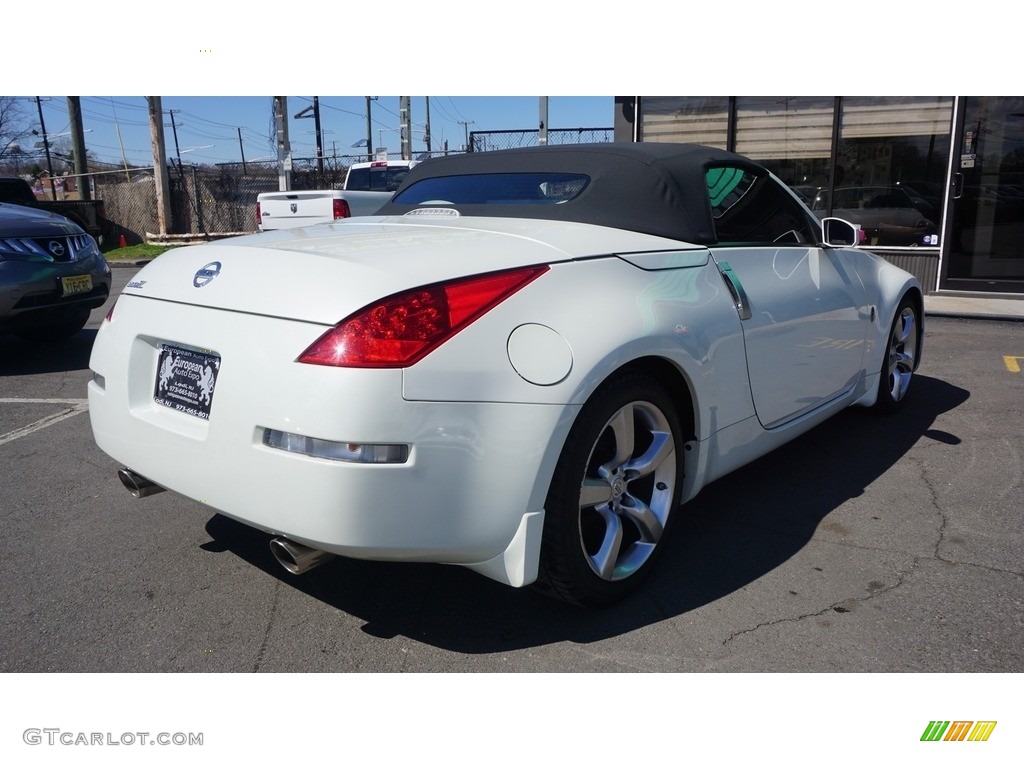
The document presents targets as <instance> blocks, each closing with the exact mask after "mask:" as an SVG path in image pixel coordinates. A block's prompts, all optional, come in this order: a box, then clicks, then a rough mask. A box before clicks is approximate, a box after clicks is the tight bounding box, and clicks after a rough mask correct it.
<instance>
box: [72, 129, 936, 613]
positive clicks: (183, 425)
mask: <svg viewBox="0 0 1024 768" xmlns="http://www.w3.org/2000/svg"><path fill="white" fill-rule="evenodd" d="M858 241H859V230H858V228H857V227H856V226H855V225H852V224H850V223H848V222H845V221H842V220H839V219H835V218H825V219H823V220H822V221H818V220H817V219H816V218H815V216H814V215H813V214H812V213H811V211H810V210H809V209H808V208H807V206H806V205H805V204H804V203H803V202H802V201H801V200H800V198H798V197H797V196H796V195H795V194H794V193H793V192H791V191H790V190H789V189H787V188H786V187H785V186H784V185H783V184H782V182H781V181H780V180H779V179H778V178H776V177H775V176H773V175H772V174H771V173H769V172H768V171H767V170H766V169H765V168H764V167H762V166H760V165H758V164H757V163H755V162H752V161H750V160H748V159H746V158H744V157H741V156H739V155H735V154H732V153H728V152H724V151H721V150H718V149H713V148H709V147H702V146H694V145H671V144H600V145H597V144H595V145H572V146H557V147H556V146H548V147H540V148H533V149H519V150H507V151H499V152H482V153H473V154H466V155H458V156H451V157H447V158H443V159H436V160H427V161H425V162H423V163H421V164H419V165H417V166H416V167H415V168H413V169H412V170H411V171H410V172H409V175H408V176H407V177H406V178H405V181H404V182H403V184H402V186H401V187H400V188H399V190H398V191H397V192H396V193H395V196H394V197H393V198H392V199H391V201H390V202H388V203H387V204H386V205H385V206H384V207H383V208H382V209H381V210H380V211H379V212H378V214H377V215H374V216H367V217H362V218H350V219H345V220H343V221H340V222H337V223H334V224H325V225H323V226H316V227H307V228H303V229H297V230H282V231H277V232H269V233H264V234H257V235H250V236H246V237H241V238H236V239H230V240H222V241H219V242H217V243H213V244H207V245H201V246H196V247H187V248H180V249H176V250H175V251H174V252H170V253H167V254H164V255H163V256H161V257H160V259H158V260H156V261H154V262H152V263H151V264H149V265H148V266H147V267H145V268H144V269H143V270H142V271H141V272H139V274H138V276H137V279H136V281H134V282H133V283H131V284H129V286H128V287H127V288H126V289H125V290H124V291H123V292H122V294H121V295H120V297H119V298H118V301H117V303H116V305H115V307H114V309H113V310H112V312H111V313H110V314H109V315H108V319H107V320H105V321H104V323H103V325H102V327H101V328H100V331H99V333H98V335H97V338H96V342H95V345H94V347H93V352H92V358H91V361H90V367H91V369H92V371H93V377H92V381H91V382H90V384H89V386H88V393H89V414H90V418H91V421H92V428H93V432H94V435H95V439H96V441H97V443H98V444H99V446H100V448H102V449H103V450H104V451H105V452H106V453H108V454H109V455H110V456H112V457H114V458H115V459H116V460H117V461H118V462H119V463H121V464H122V465H123V467H124V468H123V469H122V470H121V471H120V473H119V475H120V478H121V481H122V482H123V483H124V484H125V486H126V487H127V488H128V489H129V490H130V491H131V492H132V493H133V494H134V495H136V496H139V497H144V496H147V495H149V494H152V493H155V492H159V491H161V490H164V489H169V490H172V491H175V492H177V493H178V494H181V495H183V496H186V497H188V498H191V499H194V500H197V501H198V502H199V503H202V504H204V505H207V507H208V508H209V509H210V511H211V512H214V513H221V514H224V515H227V516H229V517H232V518H235V519H237V520H240V521H243V522H245V523H246V524H248V525H251V526H253V527H255V528H257V529H261V530H263V531H265V532H267V533H268V534H270V537H269V545H270V548H271V550H272V551H273V553H274V555H275V557H277V559H278V561H279V562H280V563H281V564H282V565H283V566H284V567H285V568H286V569H288V570H289V571H291V572H292V573H302V572H303V571H306V570H308V569H309V568H311V567H314V566H316V565H319V564H321V563H323V562H325V561H326V560H328V559H330V558H331V557H332V556H334V555H343V556H350V557H356V558H365V559H379V560H405V561H420V562H436V563H448V564H457V565H461V566H465V567H467V568H470V569H472V570H474V571H477V572H479V573H481V574H483V575H485V576H487V577H490V578H492V579H496V580H498V581H500V582H503V583H505V584H509V585H512V586H524V585H527V584H537V585H538V586H539V587H541V588H542V589H543V590H544V591H546V592H547V593H548V594H551V595H553V596H556V597H559V598H562V599H565V600H567V601H570V602H573V603H578V604H583V605H594V604H600V603H606V602H609V601H612V600H616V599H619V598H622V597H624V596H625V595H626V594H628V593H629V592H631V591H632V590H633V589H634V588H636V586H637V585H638V584H639V583H640V582H641V581H642V580H643V579H644V578H645V577H646V575H647V574H648V573H649V572H650V571H651V569H652V567H654V564H655V562H656V560H657V558H658V557H659V556H660V555H661V553H662V552H663V551H664V549H665V541H666V538H667V536H668V535H669V532H670V529H671V527H672V524H673V521H674V520H675V519H676V518H677V517H678V516H679V514H680V505H682V504H684V503H685V502H686V501H687V500H689V499H691V498H693V497H694V496H695V495H696V494H697V493H698V492H699V491H700V489H701V488H702V487H703V486H705V485H707V484H708V483H710V482H712V481H715V480H718V479H720V478H724V477H725V476H726V475H728V473H729V472H731V471H733V470H735V469H737V468H739V467H741V466H743V465H744V464H746V463H748V462H750V461H752V460H754V459H756V458H758V457H759V456H762V455H763V454H765V453H767V452H768V451H770V450H772V449H774V448H776V447H778V446H780V445H782V444H784V443H786V442H787V441H789V440H791V439H793V438H794V437H796V436H798V435H800V434H802V433H804V432H806V431H807V430H809V429H811V428H812V427H814V426H815V425H817V424H820V423H821V422H822V421H824V420H825V419H827V418H828V417H830V416H832V415H834V414H836V413H838V412H839V411H841V410H843V409H845V408H847V407H849V406H863V407H867V406H874V407H876V408H877V409H879V410H882V411H894V410H896V409H898V408H899V407H900V405H901V404H902V403H903V401H904V398H905V396H906V394H907V392H908V388H909V385H910V381H911V376H912V375H913V373H914V371H915V370H916V368H917V366H918V364H919V362H920V359H921V351H922V345H923V340H924V339H923V328H922V320H923V314H922V291H921V286H920V285H919V283H918V282H917V280H916V279H915V278H914V277H913V276H912V275H910V274H908V273H907V272H904V271H903V270H901V269H898V268H897V267H895V266H893V265H891V264H889V263H888V262H886V261H885V260H883V259H882V258H880V257H878V256H877V255H875V254H872V253H870V252H868V251H863V250H859V249H856V248H854V247H851V246H853V245H855V244H856V243H857V242H858ZM722 482H728V480H722Z"/></svg>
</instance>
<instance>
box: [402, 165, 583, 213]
mask: <svg viewBox="0 0 1024 768" xmlns="http://www.w3.org/2000/svg"><path fill="white" fill-rule="evenodd" d="M588 183H590V177H589V176H586V175H584V174H579V173H480V174H471V175H466V176H438V177H434V178H428V179H423V180H421V181H418V182H416V183H415V184H412V185H411V186H409V187H408V188H407V189H404V190H402V191H401V192H400V193H399V194H397V195H396V196H395V197H394V198H393V199H392V200H391V202H392V203H397V204H400V205H443V204H445V203H447V204H449V205H557V204H559V203H567V202H569V201H570V200H572V199H573V198H574V197H576V196H577V195H579V194H580V193H581V192H582V191H583V190H584V189H585V188H586V186H587V184H588Z"/></svg>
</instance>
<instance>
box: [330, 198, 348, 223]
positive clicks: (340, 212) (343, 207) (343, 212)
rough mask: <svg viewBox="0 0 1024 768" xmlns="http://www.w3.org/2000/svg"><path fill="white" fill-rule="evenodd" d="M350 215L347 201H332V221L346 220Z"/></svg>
mask: <svg viewBox="0 0 1024 768" xmlns="http://www.w3.org/2000/svg"><path fill="white" fill-rule="evenodd" d="M351 215H352V211H351V210H350V209H349V207H348V200H335V201H334V219H335V221H337V220H338V219H347V218H348V217H349V216H351Z"/></svg>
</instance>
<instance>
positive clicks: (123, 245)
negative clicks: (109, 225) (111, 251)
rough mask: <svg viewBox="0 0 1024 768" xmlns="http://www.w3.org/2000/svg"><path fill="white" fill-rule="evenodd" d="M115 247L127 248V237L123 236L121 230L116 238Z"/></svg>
mask: <svg viewBox="0 0 1024 768" xmlns="http://www.w3.org/2000/svg"><path fill="white" fill-rule="evenodd" d="M117 247H118V248H127V247H128V240H127V238H125V236H124V233H123V232H122V233H121V236H120V237H119V238H117Z"/></svg>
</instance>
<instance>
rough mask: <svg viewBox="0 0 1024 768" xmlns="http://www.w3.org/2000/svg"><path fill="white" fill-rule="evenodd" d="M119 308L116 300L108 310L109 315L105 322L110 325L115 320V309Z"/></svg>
mask: <svg viewBox="0 0 1024 768" xmlns="http://www.w3.org/2000/svg"><path fill="white" fill-rule="evenodd" d="M116 306H117V299H116V298H115V299H114V303H113V304H111V305H110V309H108V310H107V314H106V315H105V316H104V318H103V319H104V320H106V321H107V322H108V323H109V322H110V321H111V320H113V319H114V307H116Z"/></svg>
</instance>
